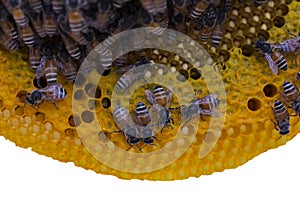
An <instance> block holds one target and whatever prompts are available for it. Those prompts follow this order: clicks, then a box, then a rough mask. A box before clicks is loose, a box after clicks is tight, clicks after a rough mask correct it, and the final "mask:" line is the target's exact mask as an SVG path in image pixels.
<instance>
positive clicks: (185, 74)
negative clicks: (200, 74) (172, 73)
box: [177, 69, 189, 82]
mask: <svg viewBox="0 0 300 200" xmlns="http://www.w3.org/2000/svg"><path fill="white" fill-rule="evenodd" d="M179 73H180V74H178V76H177V80H179V81H182V82H184V81H186V80H187V79H188V78H189V72H188V71H186V70H184V69H180V70H179Z"/></svg>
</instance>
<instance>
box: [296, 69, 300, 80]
mask: <svg viewBox="0 0 300 200" xmlns="http://www.w3.org/2000/svg"><path fill="white" fill-rule="evenodd" d="M296 78H297V80H300V70H299V71H298V73H297V75H296Z"/></svg>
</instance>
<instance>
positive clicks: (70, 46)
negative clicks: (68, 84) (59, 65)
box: [60, 32, 81, 60]
mask: <svg viewBox="0 0 300 200" xmlns="http://www.w3.org/2000/svg"><path fill="white" fill-rule="evenodd" d="M60 33H61V34H60V35H61V37H62V40H63V42H64V44H65V46H66V49H67V51H68V53H69V54H70V55H71V57H72V58H74V59H76V60H78V59H80V58H81V50H80V48H79V47H78V46H77V44H76V43H75V42H74V40H73V39H72V38H70V37H69V36H68V35H67V34H65V33H63V32H60Z"/></svg>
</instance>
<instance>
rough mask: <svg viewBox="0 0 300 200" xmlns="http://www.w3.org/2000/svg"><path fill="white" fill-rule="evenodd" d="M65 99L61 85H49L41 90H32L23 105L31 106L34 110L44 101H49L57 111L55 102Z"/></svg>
mask: <svg viewBox="0 0 300 200" xmlns="http://www.w3.org/2000/svg"><path fill="white" fill-rule="evenodd" d="M66 97H67V91H66V90H65V89H64V88H63V87H62V85H61V84H53V85H49V86H47V87H45V88H42V89H36V90H33V91H32V92H31V93H28V95H27V96H26V97H25V103H26V104H29V105H31V106H33V107H34V108H35V107H37V109H38V108H39V106H40V105H41V104H42V103H43V102H44V101H50V102H51V103H53V105H54V106H55V107H56V108H57V109H58V107H57V105H56V103H55V101H58V100H63V99H65V98H66Z"/></svg>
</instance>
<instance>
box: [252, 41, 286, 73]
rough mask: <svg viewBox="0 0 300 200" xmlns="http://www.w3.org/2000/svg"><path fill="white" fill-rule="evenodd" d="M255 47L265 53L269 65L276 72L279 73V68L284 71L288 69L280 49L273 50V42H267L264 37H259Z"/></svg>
mask: <svg viewBox="0 0 300 200" xmlns="http://www.w3.org/2000/svg"><path fill="white" fill-rule="evenodd" d="M255 48H257V49H259V51H260V52H261V53H263V54H264V56H265V58H266V60H267V61H268V64H269V67H270V69H271V71H272V72H273V73H274V74H276V75H277V74H278V68H280V69H281V70H284V71H285V70H287V62H286V60H285V58H284V57H283V55H281V54H280V53H279V52H278V51H275V52H272V46H271V44H269V43H267V42H265V41H264V40H263V39H259V40H258V41H257V42H256V43H255Z"/></svg>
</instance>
